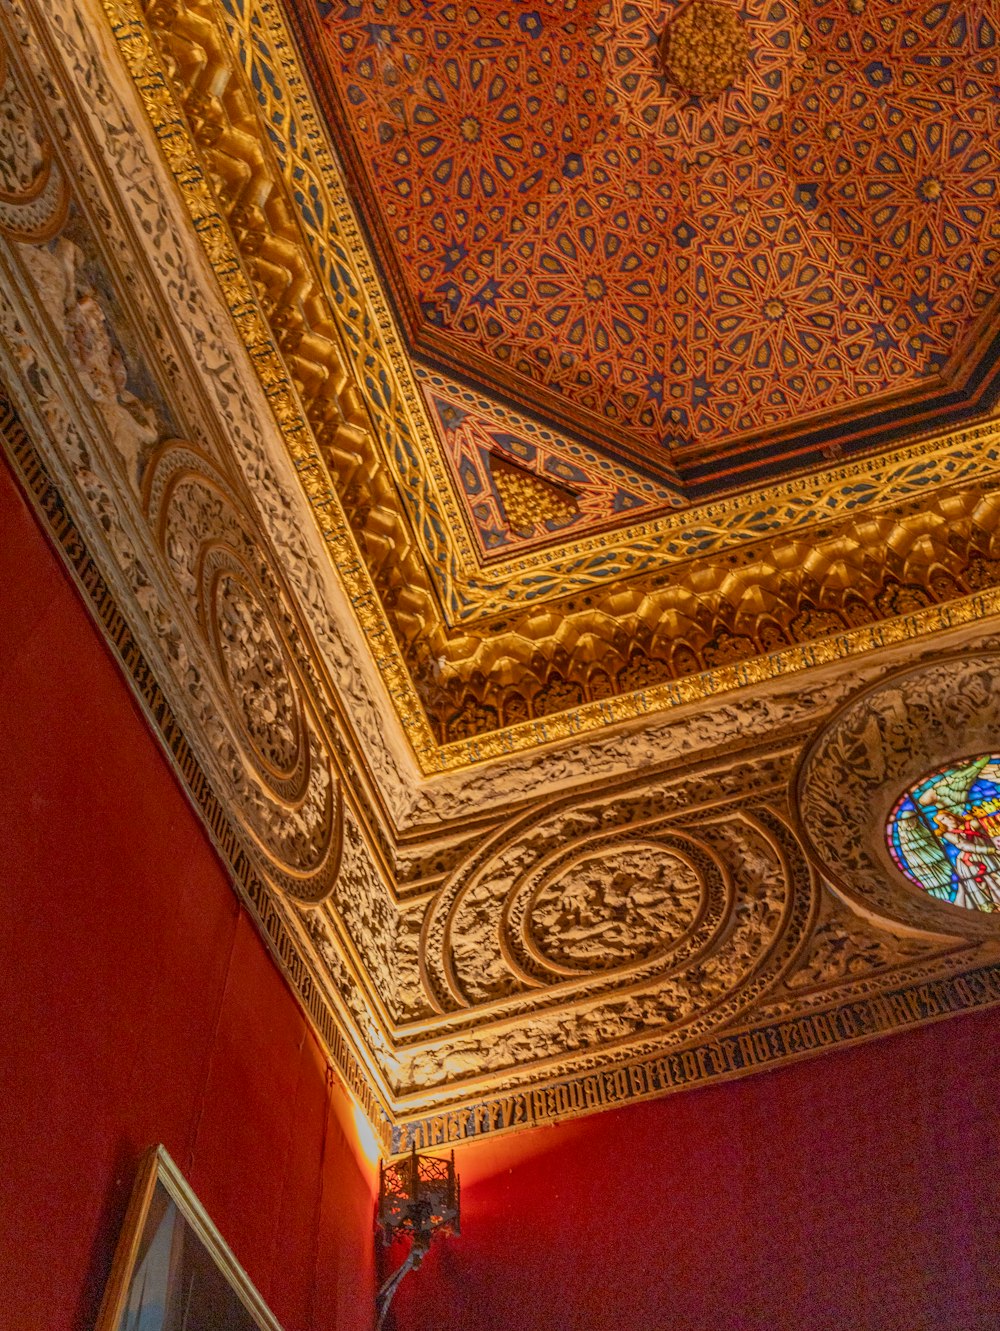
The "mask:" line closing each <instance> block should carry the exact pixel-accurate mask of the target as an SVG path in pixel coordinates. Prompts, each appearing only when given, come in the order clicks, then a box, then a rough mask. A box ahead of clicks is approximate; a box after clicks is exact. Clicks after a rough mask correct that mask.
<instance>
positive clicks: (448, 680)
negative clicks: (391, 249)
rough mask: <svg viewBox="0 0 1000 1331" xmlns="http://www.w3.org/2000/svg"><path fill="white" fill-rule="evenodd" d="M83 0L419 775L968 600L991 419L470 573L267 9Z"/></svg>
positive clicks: (988, 545)
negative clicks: (315, 240) (301, 173)
mask: <svg viewBox="0 0 1000 1331" xmlns="http://www.w3.org/2000/svg"><path fill="white" fill-rule="evenodd" d="M106 8H107V10H108V13H109V16H110V17H111V19H112V22H113V24H114V28H115V32H116V35H117V36H118V39H119V41H120V43H121V48H122V51H123V54H124V56H125V58H126V61H127V63H128V66H129V69H130V71H131V73H132V75H133V78H135V80H136V85H137V87H138V88H139V90H140V92H141V93H142V95H143V98H144V100H145V104H146V107H147V111H148V113H149V114H150V117H151V119H152V121H153V124H154V126H155V127H156V129H157V134H158V137H159V140H160V143H161V145H162V146H163V149H164V152H165V154H166V156H167V158H168V161H169V162H170V164H171V167H172V169H173V171H174V174H175V177H176V179H177V180H178V183H179V185H180V186H181V189H182V191H183V192H184V193H185V196H186V198H187V201H188V205H189V207H190V209H191V211H192V214H193V215H194V216H195V217H196V218H197V219H198V227H199V234H201V235H202V237H203V240H204V243H205V244H206V248H207V249H208V251H209V253H210V256H211V257H212V260H213V267H214V269H215V271H216V274H217V277H218V278H219V281H220V284H221V286H222V288H223V291H224V293H225V296H226V299H227V302H228V303H229V305H230V308H231V309H232V310H233V311H234V317H235V319H236V322H237V327H238V328H239V330H240V332H241V335H242V337H243V340H244V342H245V343H246V345H247V346H248V349H249V350H250V351H251V354H252V355H253V357H254V360H255V363H256V364H257V367H258V370H259V372H260V374H261V377H262V382H263V383H264V385H265V389H266V391H267V392H268V393H269V395H270V396H271V397H272V400H273V402H274V403H275V408H276V417H277V419H278V422H279V424H280V425H281V427H282V429H283V432H284V434H285V438H286V440H287V442H288V447H289V450H290V453H291V455H292V456H293V458H294V459H295V463H296V467H297V469H298V472H299V475H300V477H301V479H302V484H303V486H304V488H305V490H306V492H307V494H308V495H309V498H310V501H311V503H312V507H313V511H314V513H315V514H316V517H317V521H318V523H319V525H320V528H321V530H322V531H323V534H324V536H325V538H326V539H327V541H328V543H329V545H330V549H331V555H332V557H333V559H334V561H335V563H336V564H337V566H338V567H339V568H340V569H341V570H342V571H343V575H344V577H345V581H346V583H347V585H348V587H349V589H350V594H351V596H352V599H353V600H354V602H355V605H356V607H357V613H358V615H359V618H360V619H361V622H362V624H363V627H364V630H365V632H366V634H367V635H368V636H369V637H370V638H371V639H373V640H375V641H379V642H380V643H381V644H382V648H381V650H380V652H379V664H380V668H381V669H382V670H383V672H384V675H385V678H386V683H387V686H388V689H389V692H390V694H391V695H392V697H393V699H394V701H395V705H396V707H397V711H398V713H399V715H400V719H401V720H402V722H403V725H404V726H405V728H406V730H407V732H408V734H409V735H410V737H411V740H412V743H413V745H414V749H415V751H416V753H417V756H418V759H419V761H420V763H421V765H422V767H423V768H424V770H425V771H428V772H430V771H434V770H442V769H450V768H455V767H461V766H463V765H465V764H468V763H470V762H477V761H482V760H483V759H484V758H487V757H489V756H491V755H499V754H502V753H505V752H511V751H515V750H519V749H522V748H525V747H531V746H532V745H533V744H536V743H539V742H548V741H551V740H552V739H556V738H559V737H560V736H564V735H568V734H576V733H580V732H581V731H587V730H591V729H594V728H600V727H603V726H604V725H606V724H608V723H612V722H615V721H619V720H622V719H628V718H633V717H641V716H644V715H649V714H651V713H653V712H655V711H656V710H658V709H661V708H664V707H669V706H671V705H674V703H675V702H677V701H678V700H680V699H684V700H688V699H692V698H697V697H706V698H707V697H710V696H713V695H714V694H717V693H719V692H720V691H724V690H727V689H730V688H734V687H741V686H742V685H745V684H747V683H752V682H754V681H758V680H762V679H768V678H774V677H776V676H779V675H781V674H784V673H793V672H796V671H798V670H801V669H803V668H806V667H807V666H808V665H810V664H813V663H815V662H817V661H824V660H831V659H835V658H838V657H843V656H847V655H854V654H857V653H860V652H865V651H869V650H871V649H872V648H873V647H874V646H876V645H877V644H879V643H881V642H891V641H896V640H899V638H900V637H901V636H903V637H905V636H911V635H913V634H914V633H917V634H924V633H933V632H935V631H937V630H938V629H940V628H942V627H945V626H947V625H948V624H949V623H957V622H963V621H968V620H970V619H974V618H976V617H978V616H981V615H983V614H989V613H992V610H993V607H994V601H993V598H992V589H993V588H994V587H995V585H996V581H995V571H996V568H997V565H996V563H995V557H996V552H995V551H994V550H993V546H992V541H993V538H994V534H995V529H994V526H993V523H994V514H995V503H994V496H995V494H996V492H997V479H996V478H997V472H998V465H1000V429H998V428H997V426H996V425H994V424H992V423H989V424H984V425H980V426H973V427H970V428H969V429H967V430H964V431H956V432H953V433H951V434H949V435H947V436H943V437H941V438H938V439H935V440H917V441H915V442H914V443H913V444H912V445H907V446H904V447H902V448H898V449H896V450H894V451H893V452H892V453H890V454H888V455H879V456H876V457H870V458H866V459H863V460H861V461H860V462H856V463H852V464H851V465H849V466H843V467H831V468H830V469H829V470H828V471H827V472H825V473H822V474H812V475H808V476H803V477H799V478H793V479H792V480H790V481H786V482H783V483H782V484H780V485H778V486H774V487H771V488H770V489H769V490H767V491H757V492H751V493H748V494H741V495H735V496H733V497H731V498H728V499H723V500H719V501H715V502H713V503H711V504H704V505H696V506H694V507H693V508H692V509H690V510H688V511H685V512H681V513H670V514H667V515H665V516H663V517H662V518H660V519H657V520H655V521H652V522H649V523H645V524H640V525H638V526H633V527H630V528H628V529H626V530H624V531H620V532H612V533H604V534H602V535H600V536H595V537H590V538H584V539H582V540H576V541H573V540H568V541H566V542H565V543H564V544H560V545H556V546H552V547H549V548H547V549H544V550H542V551H538V552H533V553H531V554H528V555H524V556H520V557H515V558H510V559H506V560H503V561H500V562H497V563H496V564H492V563H491V565H490V566H489V569H488V570H486V569H484V568H482V567H481V566H480V565H479V563H478V560H477V558H476V555H475V552H474V550H473V547H472V544H471V541H470V540H469V537H468V533H467V531H466V529H465V525H464V520H463V518H462V515H461V512H460V507H459V504H458V502H457V500H456V498H455V496H454V494H453V493H452V492H451V488H450V480H449V477H448V475H447V472H446V469H445V467H444V466H443V464H442V460H441V457H440V455H439V450H438V448H437V445H436V442H435V441H434V439H433V438H432V437H431V432H430V426H429V422H428V421H427V419H426V416H425V413H424V412H423V408H422V405H421V402H420V399H419V394H418V393H417V392H416V389H415V385H414V384H413V382H412V379H411V377H410V375H409V373H408V368H407V363H406V356H405V353H404V351H403V348H402V343H401V340H400V339H399V337H398V335H397V334H396V332H395V330H394V329H393V327H392V324H391V319H390V318H389V313H388V305H387V302H386V299H385V296H384V294H383V293H382V291H381V289H380V287H379V283H378V278H377V274H376V273H375V270H374V268H373V265H372V263H371V259H370V256H368V255H367V253H366V251H365V249H364V246H363V243H362V241H361V238H360V233H359V231H358V228H357V225H356V223H355V221H354V218H353V215H352V213H351V210H350V207H349V203H348V200H347V198H346V194H345V191H344V187H343V184H342V181H341V179H340V175H339V172H338V169H337V166H336V163H335V161H334V159H333V158H332V156H331V154H330V151H329V148H328V147H327V145H326V142H325V139H324V137H323V134H322V131H321V130H320V128H319V122H318V116H317V113H316V110H315V108H314V106H313V105H312V102H311V99H310V95H309V91H308V86H307V83H306V80H305V79H304V78H303V77H302V74H301V71H300V70H299V68H298V64H297V57H296V55H295V54H294V48H293V45H292V43H291V39H290V37H289V34H288V32H287V30H286V29H285V27H284V23H283V20H282V18H281V15H280V13H279V11H278V10H277V8H276V7H275V6H274V5H273V4H267V3H263V4H255V3H250V4H247V5H246V6H245V7H244V9H243V10H242V11H241V13H242V18H241V20H240V22H239V23H236V21H235V20H233V19H231V18H230V19H227V18H226V16H225V14H224V11H223V10H222V8H221V6H220V5H218V4H216V3H214V0H191V3H185V2H183V0H182V2H181V3H176V2H175V0H154V3H153V4H152V5H151V6H150V8H149V11H148V15H147V17H146V19H143V18H141V17H140V16H139V14H138V12H137V11H135V10H133V9H132V8H131V6H130V5H129V4H126V3H119V2H118V0H108V3H107V5H106ZM227 25H228V27H227ZM258 33H266V34H267V35H268V40H269V43H270V49H271V50H272V51H274V52H276V53H277V54H276V56H275V58H274V61H273V64H272V66H271V73H272V75H273V79H274V86H273V88H271V89H269V88H265V89H264V91H263V92H262V94H261V96H262V98H263V99H264V105H263V106H259V105H258V103H257V100H256V98H255V97H254V96H252V95H251V93H250V90H249V88H248V85H247V82H246V69H245V68H244V67H243V66H241V64H240V56H239V50H238V49H237V46H238V43H240V42H242V47H241V48H239V49H241V50H242V52H243V60H244V62H246V61H248V60H249V58H250V57H249V56H248V55H247V51H249V50H252V47H253V43H254V41H255V40H257V34H258ZM278 100H280V102H281V104H282V106H283V107H285V108H288V107H293V108H294V109H295V113H296V115H297V116H298V118H299V119H298V123H299V124H300V126H302V130H301V136H302V137H303V139H307V140H308V153H307V154H306V156H305V157H304V158H303V159H302V160H300V161H298V162H296V163H295V165H296V166H297V167H299V168H300V169H302V168H303V161H304V162H305V167H304V170H305V178H307V179H308V180H310V182H311V183H312V184H313V185H314V186H315V187H316V188H317V189H318V191H319V194H320V197H322V198H323V199H324V201H325V216H326V217H327V218H328V219H330V220H329V222H328V225H327V236H326V240H327V243H328V245H329V247H330V248H331V249H336V250H337V252H338V254H339V255H340V262H341V264H342V265H348V266H349V267H350V268H351V273H352V281H353V282H354V283H355V284H356V285H355V286H354V287H353V288H352V289H353V290H354V291H355V293H356V304H355V305H354V307H353V308H352V309H351V310H350V311H349V312H348V314H347V316H346V319H347V322H346V323H345V315H344V313H343V312H342V311H341V310H339V309H337V308H335V307H334V305H333V303H332V302H331V300H330V298H329V295H328V288H327V286H325V284H324V282H323V280H322V278H321V276H320V275H319V274H318V272H317V270H316V267H315V263H314V250H311V249H310V248H309V245H308V243H307V241H306V239H305V238H304V237H303V235H302V233H301V229H300V224H299V221H298V219H297V217H296V213H295V208H294V204H293V203H292V201H291V199H290V195H289V191H290V189H291V188H292V181H291V179H290V176H291V171H292V165H291V162H289V163H288V164H286V166H285V169H284V171H283V172H282V170H281V169H280V168H279V165H278V163H277V162H276V160H275V159H274V157H273V154H272V152H271V150H270V149H269V147H268V146H267V134H266V131H265V129H264V126H265V124H266V123H267V122H268V121H269V120H271V119H273V118H274V116H275V115H276V114H278V112H277V109H276V108H277V103H278ZM281 114H284V112H282V113H281ZM202 163H203V164H204V167H202V165H201V164H202ZM373 327H377V328H378V330H379V333H380V335H381V336H382V337H383V338H384V344H385V347H386V351H385V352H384V353H383V352H381V351H379V350H378V348H375V347H374V344H373V343H371V341H370V340H366V338H368V337H370V335H369V334H368V332H367V330H370V329H372V328H373ZM353 339H360V344H361V350H362V352H363V353H364V356H365V357H367V358H368V360H369V361H372V360H375V359H376V358H377V363H378V364H379V366H380V368H381V372H383V373H384V374H385V375H386V376H387V378H388V379H391V381H392V383H393V386H394V391H395V392H396V394H397V396H398V398H399V400H400V402H401V407H400V411H401V413H402V417H404V418H405V421H406V424H407V428H408V429H409V430H410V431H411V433H412V438H413V440H414V441H415V444H416V447H415V448H414V449H412V450H411V451H410V453H409V454H408V455H407V456H406V457H405V462H404V465H403V466H402V468H401V467H400V463H399V459H398V458H396V457H394V456H393V455H392V453H391V451H390V452H387V451H386V450H385V449H384V448H383V447H382V446H381V445H380V443H379V439H380V438H381V437H382V436H383V435H384V434H385V432H386V429H387V428H388V427H387V424H386V421H385V419H383V418H380V416H379V412H378V410H377V409H376V407H375V405H374V404H373V402H372V399H371V395H370V393H366V392H365V390H364V389H363V387H362V386H361V385H360V383H359V381H358V378H357V369H356V363H355V364H352V362H351V359H350V356H349V354H348V352H347V350H346V349H345V348H347V347H348V346H349V344H350V343H351V342H352V340H353ZM359 354H360V353H359ZM383 416H384V413H383ZM415 493H419V496H420V503H421V504H422V505H423V508H424V512H425V513H426V512H427V511H433V512H435V513H436V514H437V519H436V521H435V522H434V523H433V524H428V523H427V522H425V521H421V520H420V511H419V510H414V508H413V504H412V502H408V498H407V496H410V500H411V501H412V496H413V494H415ZM952 511H957V512H958V514H959V531H958V540H959V545H960V547H961V549H960V550H959V551H958V553H956V552H955V551H953V550H951V549H950V541H951V532H950V526H951V516H950V515H951V513H952ZM971 514H977V515H980V514H981V515H982V516H983V518H984V522H980V521H979V518H978V517H977V518H975V519H971V518H970V516H969V515H971ZM970 521H971V524H972V525H971V527H969V522H970ZM963 524H964V526H963ZM431 528H433V531H434V535H433V537H428V535H427V533H428V531H429V530H430V529H431ZM966 528H968V530H966ZM973 528H974V530H973ZM692 532H694V533H696V534H697V541H692V539H691V533H692ZM428 542H430V544H428ZM699 548H700V549H701V550H703V551H704V552H705V553H703V554H696V553H695V551H696V550H697V549H699ZM963 549H964V550H965V552H966V553H965V555H963V554H962V550H963ZM900 552H903V556H902V558H900ZM942 552H944V553H943V555H942ZM598 555H599V556H601V560H600V564H599V568H600V569H601V570H608V569H610V570H613V572H614V576H613V578H610V579H609V576H608V575H607V574H606V573H601V572H598V571H596V570H597V568H598V566H597V565H595V564H594V559H595V556H598ZM359 556H360V557H359ZM963 561H964V562H963ZM966 565H967V566H968V567H966ZM435 569H436V570H439V571H438V572H437V573H434V572H431V571H432V570H435ZM897 569H899V570H900V572H902V577H900V576H899V572H897ZM441 570H443V571H441ZM570 570H572V574H571V573H570ZM855 578H856V579H857V587H856V590H855V592H854V593H853V594H849V590H848V586H847V584H848V583H849V582H851V581H852V580H854V579H855ZM568 586H573V587H575V588H578V589H579V592H578V594H576V595H574V596H567V595H566V594H565V593H566V589H567V587H568ZM974 591H975V592H977V593H979V595H971V594H970V593H972V592H974ZM539 605H542V606H544V608H543V609H541V610H539V609H535V608H529V606H531V607H536V606H539ZM944 607H947V610H945V609H944ZM737 663H739V664H738V667H737Z"/></svg>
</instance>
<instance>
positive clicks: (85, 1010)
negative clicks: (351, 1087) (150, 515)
mask: <svg viewBox="0 0 1000 1331" xmlns="http://www.w3.org/2000/svg"><path fill="white" fill-rule="evenodd" d="M0 596H2V614H0V1328H2V1331H8V1328H9V1331H36V1329H37V1331H85V1329H86V1328H90V1327H92V1326H93V1323H94V1319H95V1317H96V1315H97V1310H98V1306H99V1303H100V1298H101V1293H102V1290H103V1287H104V1282H105V1280H106V1278H107V1275H108V1270H109V1267H110V1263H111V1257H112V1253H113V1249H114V1244H115V1241H116V1239H117V1235H118V1231H119V1227H120V1225H121V1221H122V1217H123V1215H124V1211H125V1207H126V1204H127V1201H128V1195H129V1189H130V1187H131V1184H132V1179H133V1175H134V1168H135V1163H136V1160H137V1158H138V1157H139V1156H140V1155H141V1153H142V1152H143V1150H144V1149H145V1148H146V1147H147V1146H148V1145H150V1143H152V1142H156V1141H162V1142H163V1143H164V1144H165V1145H166V1147H167V1149H168V1150H169V1151H170V1153H171V1155H172V1156H173V1158H174V1160H175V1161H176V1162H177V1163H178V1165H179V1166H180V1167H181V1169H182V1171H183V1172H184V1174H185V1175H186V1177H187V1178H188V1180H189V1181H190V1183H191V1184H192V1185H193V1187H194V1189H195V1191H196V1192H197V1194H198V1196H199V1197H200V1199H201V1201H202V1202H203V1203H204V1205H205V1207H206V1208H207V1210H208V1212H209V1214H210V1215H211V1216H212V1218H213V1220H214V1221H215V1223H216V1224H217V1226H218V1227H219V1229H220V1230H221V1232H222V1234H223V1236H224V1237H225V1238H226V1240H227V1241H228V1243H229V1244H230V1246H231V1247H232V1248H233V1250H234V1252H235V1253H236V1256H237V1258H238V1260H239V1261H240V1262H241V1263H242V1264H243V1266H244V1267H245V1268H246V1270H247V1271H248V1273H249V1274H250V1276H251V1278H252V1279H253V1281H254V1282H255V1284H256V1285H257V1287H258V1288H259V1289H260V1291H261V1293H262V1294H263V1296H264V1298H265V1299H266V1300H267V1301H268V1302H269V1304H270V1305H271V1307H272V1309H273V1311H274V1313H275V1315H276V1316H277V1317H278V1318H279V1319H280V1320H281V1321H282V1323H283V1324H284V1326H285V1327H286V1328H287V1331H333V1329H334V1328H336V1331H370V1328H371V1325H372V1320H373V1314H372V1308H373V1298H374V1283H373V1281H374V1277H373V1270H372V1264H373V1258H372V1233H371V1224H372V1213H373V1205H374V1203H373V1187H374V1185H373V1174H372V1169H371V1167H370V1166H369V1165H367V1164H366V1163H365V1162H364V1161H363V1159H362V1158H361V1157H360V1155H359V1153H358V1151H357V1147H356V1142H355V1139H354V1135H353V1123H352V1116H351V1112H350V1104H349V1101H348V1099H347V1096H346V1094H345V1093H344V1091H343V1090H342V1089H341V1088H340V1087H339V1086H333V1087H328V1086H327V1079H326V1069H325V1064H324V1060H323V1058H322V1056H321V1054H320V1051H319V1048H318V1046H317V1044H316V1041H315V1040H314V1039H313V1037H312V1035H311V1034H310V1032H309V1029H308V1028H307V1026H306V1023H305V1021H304V1019H303V1017H302V1015H301V1013H300V1011H299V1009H298V1007H297V1005H296V1003H295V1001H294V999H293V998H292V996H291V993H290V992H289V991H288V989H287V988H286V987H285V985H284V983H283V981H282V979H281V977H280V974H279V973H278V971H277V970H276V968H275V967H274V966H273V964H272V963H271V961H270V959H269V957H268V956H267V954H266V952H265V950H264V947H263V945H262V944H261V942H260V940H259V938H258V937H257V934H256V933H255V931H254V928H253V926H252V924H251V923H250V921H249V920H248V918H247V916H246V915H245V913H244V912H243V911H242V910H241V908H240V906H239V904H238V901H237V899H236V897H235V895H234V893H233V892H232V890H231V888H230V887H229V884H228V881H227V879H226V877H225V874H224V873H223V871H222V869H221V867H220V865H219V863H218V861H217V860H216V858H215V855H214V853H213V851H212V849H211V847H210V845H209V843H208V841H207V839H206V837H205V835H204V833H203V832H202V829H201V825H200V823H199V822H198V821H197V819H196V818H195V815H194V814H193V813H192V811H191V809H190V808H189V806H188V804H187V802H186V800H185V798H184V796H183V795H182V793H181V791H180V788H179V786H178V784H177V782H176V781H175V779H174V777H173V775H172V773H171V771H170V769H169V768H168V766H167V764H166V762H165V760H164V759H163V758H162V756H161V754H160V751H159V749H158V748H157V746H156V744H155V742H154V740H153V739H152V738H151V736H150V734H149V732H148V730H147V727H146V724H145V722H144V720H143V718H142V715H141V713H140V712H139V710H138V708H137V707H136V705H135V704H134V702H133V700H132V697H131V695H130V694H129V692H128V690H127V688H126V686H125V684H124V683H123V681H122V679H121V676H120V675H119V673H118V671H117V669H116V667H115V665H114V664H113V662H112V660H111V658H110V656H109V655H108V653H107V652H106V650H105V648H104V646H103V643H102V642H101V640H100V638H99V637H98V635H97V633H96V631H95V630H94V628H93V626H92V624H91V622H90V620H89V619H88V617H87V614H86V612H85V610H84V609H83V606H82V604H81V602H80V601H79V599H78V597H77V595H76V593H75V590H74V589H73V587H72V585H71V584H70V582H69V581H68V579H67V578H66V576H65V574H64V573H63V571H62V568H61V566H60V565H59V564H58V563H57V561H56V558H55V556H54V554H53V552H52V551H51V550H50V548H49V547H48V545H47V543H46V541H45V539H44V537H43V536H42V534H41V532H40V530H39V528H38V527H37V525H36V524H35V521H34V518H33V516H32V514H31V513H30V511H29V510H28V509H27V507H26V505H25V503H24V501H23V499H22V497H21V495H20V493H19V492H18V491H17V490H16V488H15V486H14V483H13V480H12V478H11V476H10V473H9V472H8V470H7V468H6V465H4V464H3V463H2V462H0Z"/></svg>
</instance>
